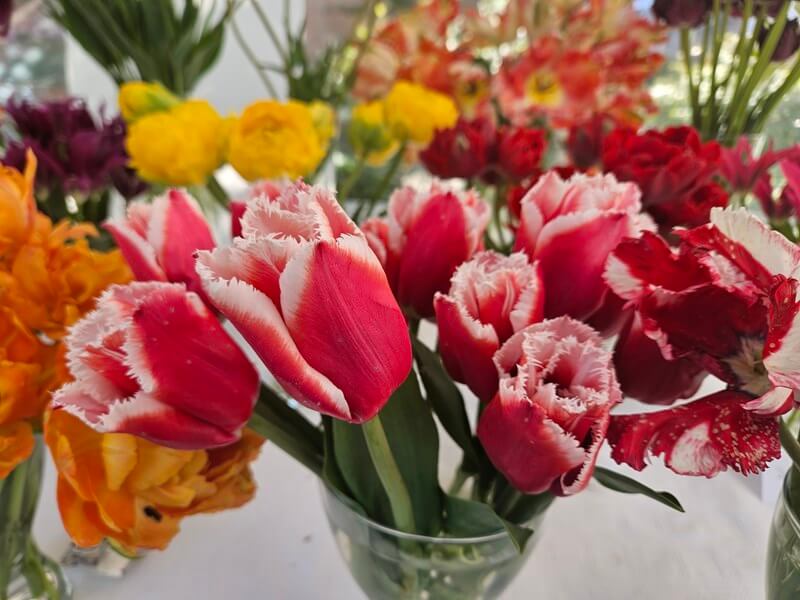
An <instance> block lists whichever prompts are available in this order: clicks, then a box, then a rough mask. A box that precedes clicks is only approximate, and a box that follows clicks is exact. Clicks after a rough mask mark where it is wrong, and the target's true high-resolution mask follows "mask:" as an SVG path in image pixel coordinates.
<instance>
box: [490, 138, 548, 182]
mask: <svg viewBox="0 0 800 600" xmlns="http://www.w3.org/2000/svg"><path fill="white" fill-rule="evenodd" d="M546 147H547V139H546V137H545V134H544V132H543V131H542V130H541V129H530V128H526V127H509V128H506V129H503V130H501V131H500V135H499V139H498V143H497V162H498V166H499V167H500V170H501V171H502V172H503V174H505V175H506V177H508V178H509V179H510V180H512V181H523V180H525V179H528V178H530V177H533V176H534V175H536V174H537V173H539V163H540V162H541V161H542V156H543V155H544V151H545V148H546Z"/></svg>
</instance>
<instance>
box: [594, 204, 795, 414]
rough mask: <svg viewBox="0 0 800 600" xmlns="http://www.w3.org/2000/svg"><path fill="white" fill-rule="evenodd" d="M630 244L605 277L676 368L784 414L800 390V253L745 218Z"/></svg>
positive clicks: (716, 219) (718, 214)
mask: <svg viewBox="0 0 800 600" xmlns="http://www.w3.org/2000/svg"><path fill="white" fill-rule="evenodd" d="M679 235H680V247H679V248H678V249H673V248H671V247H670V246H669V244H668V243H667V242H666V241H665V240H663V239H661V238H659V237H658V236H657V235H655V234H653V233H649V232H647V233H645V234H643V235H642V237H641V238H639V239H635V240H634V239H630V240H625V241H624V242H622V243H621V244H620V245H619V246H618V247H617V248H616V249H615V250H614V252H613V253H612V255H611V256H610V257H609V260H608V265H607V269H606V273H605V278H606V280H607V281H608V283H609V285H610V286H611V288H612V289H613V291H614V292H615V293H616V294H617V295H619V296H621V297H622V298H624V299H625V300H627V301H628V303H629V304H630V305H632V306H634V307H635V308H636V309H637V310H638V312H639V314H640V316H641V323H642V328H643V333H644V334H645V335H646V336H647V337H649V338H651V339H652V340H654V341H655V342H656V343H657V344H658V346H659V348H660V350H661V354H662V355H663V357H664V358H665V359H667V360H676V359H681V358H685V359H687V360H690V361H692V362H693V363H694V364H695V365H699V366H701V367H702V368H703V369H705V370H707V371H710V372H711V373H713V374H714V375H715V376H717V377H718V378H720V379H722V380H723V381H725V382H726V383H728V384H729V385H730V386H731V387H732V388H735V389H739V390H742V391H744V392H747V393H748V394H749V395H750V396H749V399H748V401H747V403H746V408H747V409H748V410H752V411H755V412H757V413H759V414H764V415H771V416H774V415H778V414H782V413H785V412H786V411H788V410H789V409H791V407H792V405H793V402H792V395H793V394H792V390H796V389H800V362H798V360H797V356H798V353H799V352H800V316H798V315H799V314H800V302H797V299H796V298H797V289H798V287H800V282H799V281H798V277H800V248H798V247H797V246H796V245H794V244H792V243H791V242H789V240H787V239H786V238H785V237H783V236H782V235H781V234H779V233H778V232H775V231H772V230H770V229H769V228H768V227H767V226H766V225H765V224H764V223H762V222H761V221H759V219H758V218H756V217H755V216H754V215H753V214H752V213H750V212H748V211H746V210H744V209H740V210H731V209H726V210H722V209H719V208H715V209H713V210H712V211H711V223H709V224H708V225H704V226H702V227H697V228H695V229H692V230H689V231H683V232H680V234H679Z"/></svg>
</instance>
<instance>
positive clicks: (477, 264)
mask: <svg viewBox="0 0 800 600" xmlns="http://www.w3.org/2000/svg"><path fill="white" fill-rule="evenodd" d="M434 308H435V309H436V323H437V325H438V327H439V352H440V353H441V356H442V360H443V361H444V364H445V367H447V371H448V372H449V373H450V375H451V376H452V377H453V379H455V380H456V381H460V382H462V383H465V384H467V386H469V388H470V389H471V390H472V391H473V392H474V393H475V394H476V395H477V396H478V397H479V398H480V399H481V400H483V401H484V402H488V401H489V400H491V399H492V398H493V397H494V395H495V393H497V382H498V375H497V369H496V367H495V365H494V361H493V358H494V355H495V353H496V352H497V350H498V349H499V348H500V346H501V345H502V344H503V343H504V342H505V341H506V340H507V339H508V338H510V337H511V336H512V335H513V334H514V333H516V332H517V331H520V330H521V329H524V328H525V327H527V326H528V325H531V324H532V323H537V322H539V321H541V320H542V314H543V311H544V289H543V287H542V281H541V277H540V275H539V269H538V266H537V265H535V264H533V265H532V264H531V263H530V262H528V257H527V256H525V254H523V253H521V252H519V253H515V254H512V255H511V256H503V255H502V254H498V253H497V252H492V251H487V252H479V253H478V254H476V255H475V256H474V257H473V258H472V260H470V261H469V262H466V263H464V264H463V265H461V266H460V267H458V269H457V270H456V272H455V274H454V275H453V279H452V283H451V285H450V291H449V292H448V293H447V294H446V295H445V294H436V297H435V298H434Z"/></svg>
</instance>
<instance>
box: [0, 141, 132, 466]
mask: <svg viewBox="0 0 800 600" xmlns="http://www.w3.org/2000/svg"><path fill="white" fill-rule="evenodd" d="M26 160H27V162H26V167H25V171H24V173H21V172H19V171H17V170H16V169H14V168H12V167H2V169H1V170H0V214H1V215H2V219H0V335H2V338H3V350H2V352H1V353H0V390H2V394H1V395H0V477H5V476H6V475H7V474H8V473H9V472H10V471H11V470H13V468H14V467H15V466H16V465H17V464H19V462H20V461H22V460H24V459H26V458H27V457H28V455H29V454H30V452H31V450H32V449H33V432H34V430H40V429H41V420H42V415H43V413H44V411H45V408H46V406H47V404H48V402H49V399H50V395H51V393H52V392H53V391H54V390H55V389H57V388H58V387H59V386H61V385H62V384H63V383H64V382H66V381H67V380H68V379H69V373H68V371H67V366H66V363H65V354H64V344H63V338H64V336H65V335H66V332H67V328H68V327H69V326H70V325H72V324H74V323H75V322H76V321H78V320H79V319H80V318H81V317H82V316H83V315H84V314H85V313H87V312H88V311H90V310H91V309H92V308H93V307H94V301H95V298H96V297H97V296H98V295H99V294H100V293H101V292H102V291H103V289H105V288H106V287H107V286H109V285H111V284H113V283H125V282H127V281H128V280H129V279H130V271H129V270H128V268H127V266H126V265H125V263H124V261H123V260H122V257H121V255H120V254H119V253H118V252H116V251H114V252H110V253H104V252H97V251H95V250H92V249H90V248H89V245H88V242H87V239H88V238H89V237H90V236H92V235H96V231H95V229H94V227H93V226H92V225H91V224H85V223H84V224H75V225H71V224H70V223H68V222H66V221H62V222H60V223H58V224H54V223H53V222H52V221H51V220H50V219H49V218H48V217H47V216H45V215H44V214H42V213H41V212H39V211H37V209H36V204H35V200H34V185H35V183H34V181H35V174H36V159H35V155H34V154H33V153H32V152H31V151H28V153H27V157H26Z"/></svg>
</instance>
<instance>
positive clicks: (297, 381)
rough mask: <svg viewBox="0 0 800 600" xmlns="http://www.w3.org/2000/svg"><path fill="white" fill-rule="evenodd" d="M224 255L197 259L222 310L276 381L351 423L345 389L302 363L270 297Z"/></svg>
mask: <svg viewBox="0 0 800 600" xmlns="http://www.w3.org/2000/svg"><path fill="white" fill-rule="evenodd" d="M233 269H234V266H233V265H231V264H225V255H224V254H221V251H220V250H216V251H214V252H213V253H209V252H201V253H199V255H198V264H197V270H198V273H199V274H200V276H201V279H202V281H203V288H204V290H205V292H206V294H207V295H208V297H209V299H210V300H211V302H212V303H213V304H214V306H216V307H217V309H219V310H220V311H221V312H222V313H224V314H225V316H226V317H227V318H228V319H229V320H230V321H231V323H232V324H233V325H234V327H236V329H238V330H239V332H240V333H241V334H242V335H243V336H244V338H245V339H246V340H247V342H248V343H249V344H250V345H251V346H252V347H253V350H255V352H256V354H258V356H259V357H260V358H261V360H262V361H263V362H264V364H265V365H266V366H267V368H268V369H269V371H270V373H272V375H273V377H275V379H277V380H278V382H279V383H280V384H281V386H283V388H284V389H285V390H286V391H287V392H288V393H289V394H291V395H292V396H293V397H294V398H295V399H296V400H297V401H298V402H300V403H301V404H303V405H305V406H307V407H309V408H311V409H313V410H316V411H319V412H321V413H324V414H327V415H331V416H333V417H336V418H339V419H343V420H350V418H351V414H350V409H349V408H348V406H347V402H345V398H344V394H343V393H342V390H340V389H339V388H337V387H336V386H335V385H334V384H333V383H332V382H331V380H330V379H328V378H327V377H326V376H325V375H323V374H322V373H320V372H319V371H317V370H316V369H314V368H313V367H312V366H311V365H309V364H308V362H307V361H306V359H305V358H303V356H302V354H300V351H299V350H298V349H297V345H296V344H295V342H294V340H293V339H292V336H291V334H290V333H289V331H288V329H287V328H286V325H285V323H284V322H283V319H282V317H281V315H280V313H279V312H278V309H277V308H276V306H275V304H274V303H273V302H272V300H270V299H269V297H268V296H266V295H265V294H263V293H261V292H259V291H258V290H257V289H256V288H254V287H253V286H252V285H250V284H248V283H246V282H244V281H243V280H241V279H239V278H236V277H235V276H233V275H232V274H231V273H232V272H233Z"/></svg>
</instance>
